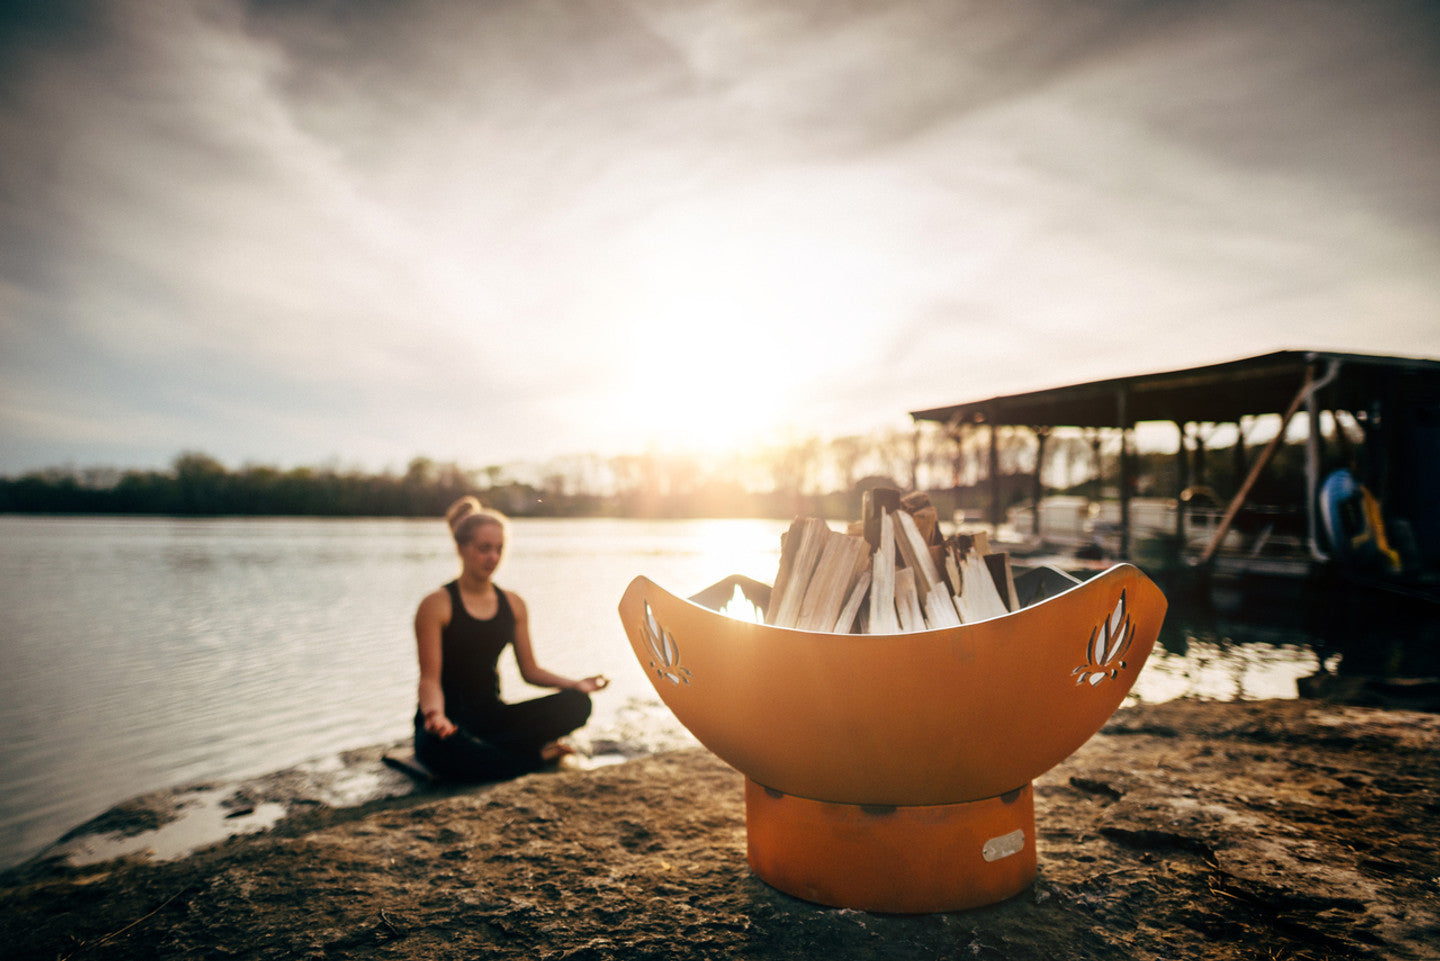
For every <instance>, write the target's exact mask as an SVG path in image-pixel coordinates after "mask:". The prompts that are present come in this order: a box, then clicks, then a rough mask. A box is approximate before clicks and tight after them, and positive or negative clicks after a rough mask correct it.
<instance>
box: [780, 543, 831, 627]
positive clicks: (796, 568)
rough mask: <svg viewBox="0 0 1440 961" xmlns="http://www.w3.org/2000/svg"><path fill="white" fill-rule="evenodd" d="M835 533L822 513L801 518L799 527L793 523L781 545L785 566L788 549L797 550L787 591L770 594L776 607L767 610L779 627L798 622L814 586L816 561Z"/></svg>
mask: <svg viewBox="0 0 1440 961" xmlns="http://www.w3.org/2000/svg"><path fill="white" fill-rule="evenodd" d="M831 533H833V531H831V530H830V527H829V525H827V524H826V523H825V522H824V521H823V520H821V519H820V518H818V517H807V518H805V519H804V520H803V521H801V522H799V530H798V531H797V530H796V528H795V525H793V524H792V525H791V527H790V531H789V533H788V534H787V535H786V537H785V541H784V544H783V546H782V548H781V560H780V565H781V568H782V570H783V569H785V567H786V564H785V557H784V553H785V552H787V551H790V552H793V559H792V560H791V562H790V564H789V570H788V576H786V578H785V584H784V589H783V592H781V593H780V594H779V596H773V595H772V597H771V598H770V607H771V608H773V610H769V611H766V615H767V620H768V623H770V624H774V625H775V626H777V627H794V626H796V622H797V621H798V620H799V618H800V605H801V603H802V602H803V601H804V599H805V590H806V588H808V587H809V586H810V578H811V576H812V575H813V574H814V571H815V565H816V564H817V563H818V562H819V560H820V553H821V551H822V550H823V548H824V546H825V542H826V540H827V539H828V535H829V534H831ZM777 580H778V578H777Z"/></svg>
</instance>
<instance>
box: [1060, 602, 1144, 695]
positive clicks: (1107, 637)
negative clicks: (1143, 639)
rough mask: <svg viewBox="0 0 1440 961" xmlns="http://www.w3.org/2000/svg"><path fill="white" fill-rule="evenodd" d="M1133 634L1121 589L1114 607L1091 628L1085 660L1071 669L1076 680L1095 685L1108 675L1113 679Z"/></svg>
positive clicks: (1118, 671) (1128, 648) (1119, 668)
mask: <svg viewBox="0 0 1440 961" xmlns="http://www.w3.org/2000/svg"><path fill="white" fill-rule="evenodd" d="M1134 637H1135V624H1134V622H1133V621H1131V620H1130V610H1129V608H1128V607H1127V605H1126V603H1125V592H1124V591H1121V592H1120V600H1118V601H1116V602H1115V610H1114V611H1113V612H1112V613H1111V614H1110V616H1109V617H1107V618H1106V619H1105V620H1104V622H1103V623H1101V624H1100V626H1099V627H1094V628H1091V630H1090V640H1089V642H1088V643H1086V645H1085V663H1084V664H1081V665H1080V666H1079V667H1077V668H1075V670H1073V671H1071V672H1070V673H1071V674H1073V675H1075V683H1076V684H1089V685H1091V686H1092V687H1093V686H1095V685H1096V684H1099V683H1100V682H1101V681H1103V680H1105V679H1106V678H1110V679H1111V680H1114V678H1115V676H1116V675H1117V674H1119V673H1120V671H1121V669H1123V668H1124V667H1125V661H1124V660H1122V658H1124V656H1125V653H1126V652H1127V651H1129V650H1130V641H1131V640H1132V639H1133V638H1134Z"/></svg>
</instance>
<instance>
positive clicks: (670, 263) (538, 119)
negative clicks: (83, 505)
mask: <svg viewBox="0 0 1440 961" xmlns="http://www.w3.org/2000/svg"><path fill="white" fill-rule="evenodd" d="M1436 16H1437V15H1436V14H1435V12H1434V8H1433V6H1427V5H1423V4H1410V3H1405V2H1401V0H1396V2H1393V3H1387V4H1381V5H1378V6H1374V7H1367V8H1365V9H1364V10H1357V9H1355V8H1353V7H1352V6H1351V5H1349V4H1344V3H1339V2H1336V3H1318V4H1309V5H1306V6H1305V7H1304V8H1303V9H1300V8H1298V7H1294V8H1292V7H1288V6H1287V7H1274V6H1271V5H1265V6H1256V5H1245V4H1233V5H1218V6H1216V5H1206V6H1204V7H1195V6H1194V5H1191V4H1183V3H1158V4H1156V3H1147V4H1135V3H1126V2H1120V0H1116V2H1113V3H1104V4H1088V5H1075V4H1068V3H1052V2H1049V0H1029V2H1026V3H1023V4H1007V5H1001V6H997V7H994V8H989V7H980V8H974V7H969V6H960V5H955V4H950V3H942V2H939V0H910V2H906V3H898V4H886V5H882V6H878V7H877V6H875V5H872V4H865V3H850V4H844V3H841V4H834V3H819V2H811V3H801V4H779V3H774V2H761V0H749V2H714V3H707V4H686V5H680V6H677V5H674V4H669V3H664V2H661V0H630V2H624V0H588V2H565V3H561V2H558V0H552V2H546V0H537V2H534V3H525V4H492V3H487V4H465V3H456V2H440V0H432V2H416V3H407V4H394V3H380V2H321V0H314V2H302V3H273V2H251V3H241V2H238V0H188V2H181V0H177V2H175V3H169V4H165V5H163V8H162V7H161V6H156V5H153V4H149V3H144V2H140V0H122V2H116V3H112V4H107V5H104V6H92V5H85V4H64V3H62V4H58V5H55V6H53V7H51V6H46V5H43V4H29V5H19V6H14V5H12V8H11V12H9V13H8V14H7V18H8V19H6V20H5V21H3V22H0V54H3V56H0V61H3V62H4V63H8V64H11V65H12V66H11V67H10V68H9V69H8V70H7V69H6V68H5V67H3V66H0V146H3V148H4V150H3V158H0V452H3V453H0V471H14V470H19V469H24V468H27V467H32V466H41V465H43V464H45V463H54V462H60V461H80V462H87V463H88V462H93V461H95V460H97V459H105V460H109V461H113V462H119V463H122V464H130V463H135V462H137V461H138V462H149V463H157V462H164V461H166V460H168V459H169V457H171V456H173V454H174V453H177V452H179V451H180V450H184V449H202V450H206V451H208V452H210V453H212V454H215V455H216V456H219V457H221V458H222V459H225V460H229V461H235V462H238V461H244V460H251V461H263V462H279V463H282V464H296V463H317V462H320V461H323V460H327V459H339V460H342V461H346V462H350V461H358V462H361V463H364V464H367V465H369V466H386V465H391V466H393V465H397V464H403V463H404V462H405V461H406V460H408V458H409V457H412V456H415V455H418V454H424V455H428V456H432V457H435V458H437V459H458V460H460V461H462V462H464V463H470V464H474V463H481V462H484V463H494V462H499V461H504V460H512V459H523V458H543V457H546V456H550V455H552V454H558V453H565V452H575V451H582V450H597V451H601V452H616V453H619V452H623V451H625V450H634V449H637V448H639V447H643V446H646V445H652V444H661V443H671V442H675V441H678V440H682V439H684V438H685V436H686V435H687V433H690V434H694V433H706V434H707V435H717V434H719V433H722V432H723V431H722V427H721V426H720V425H719V424H718V423H716V422H711V421H709V420H707V419H710V418H719V419H722V420H723V419H728V420H730V421H732V422H733V421H735V420H737V419H739V420H743V421H744V422H745V423H746V424H749V425H751V426H754V427H756V428H757V429H758V428H761V427H766V428H768V429H770V430H772V431H773V430H779V429H782V428H784V429H792V430H799V431H815V432H820V433H852V432H855V431H856V430H859V429H863V427H864V426H867V425H869V424H872V423H876V422H881V421H888V422H894V421H896V420H903V414H904V411H906V410H908V409H912V408H917V407H924V406H933V405H937V404H943V403H950V402H954V401H957V400H962V399H966V398H969V397H973V396H984V395H987V394H990V393H1006V392H1012V391H1017V390H1023V389H1027V388H1029V387H1038V386H1048V385H1053V384H1056V383H1063V382H1067V381H1070V380H1076V379H1086V378H1090V377H1100V376H1112V375H1116V374H1120V373H1126V372H1130V371H1134V370H1137V369H1150V368H1163V367H1172V366H1183V365H1185V364H1187V363H1192V362H1196V363H1198V362H1202V361H1205V360H1224V359H1231V358H1233V357H1236V356H1242V355H1245V354H1249V353H1258V352H1263V351H1266V350H1271V349H1275V348H1277V347H1288V346H1319V347H1336V348H1343V349H1353V350H1362V351H1374V352H1398V353H1428V354H1440V331H1437V330H1436V325H1435V324H1434V320H1433V318H1434V317H1435V308H1436V304H1437V302H1440V280H1437V279H1436V278H1435V276H1434V270H1433V265H1434V263H1436V262H1437V255H1440V209H1437V204H1440V172H1437V169H1436V166H1435V165H1434V163H1433V158H1434V156H1436V155H1437V149H1436V148H1437V147H1440V110H1437V109H1436V107H1437V95H1440V66H1437V64H1440V57H1437V56H1436V54H1437V53H1440V51H1437V49H1436V47H1437V44H1436V40H1437V37H1440V30H1437V29H1436ZM717 398H720V399H723V400H724V401H725V402H724V403H719V402H717ZM731 426H732V427H733V424H732V425H731ZM735 439H736V440H739V439H741V438H740V436H739V434H738V432H737V433H736V436H735Z"/></svg>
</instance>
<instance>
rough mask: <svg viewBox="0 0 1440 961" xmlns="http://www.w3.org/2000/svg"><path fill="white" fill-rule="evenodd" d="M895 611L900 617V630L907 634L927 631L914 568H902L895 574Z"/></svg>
mask: <svg viewBox="0 0 1440 961" xmlns="http://www.w3.org/2000/svg"><path fill="white" fill-rule="evenodd" d="M895 610H896V612H897V613H898V614H899V615H900V630H902V631H904V632H905V633H907V634H908V633H912V632H914V631H923V630H925V614H924V613H923V612H922V611H921V610H920V595H919V594H918V593H916V583H915V569H914V568H913V567H902V568H900V569H899V570H898V571H896V572H895Z"/></svg>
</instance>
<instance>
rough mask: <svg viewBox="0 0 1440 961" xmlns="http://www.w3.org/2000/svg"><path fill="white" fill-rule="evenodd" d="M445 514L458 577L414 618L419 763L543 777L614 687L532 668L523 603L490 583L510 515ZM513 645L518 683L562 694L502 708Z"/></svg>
mask: <svg viewBox="0 0 1440 961" xmlns="http://www.w3.org/2000/svg"><path fill="white" fill-rule="evenodd" d="M445 517H446V520H448V521H449V522H450V531H451V533H452V534H453V535H454V538H455V548H456V551H457V552H458V553H459V555H460V576H459V577H457V578H456V579H455V580H453V581H451V582H450V583H448V584H446V585H445V586H444V587H441V588H439V589H437V590H435V591H432V592H431V593H430V594H428V595H426V597H425V599H424V600H423V601H421V602H420V608H419V610H417V611H416V612H415V643H416V646H417V648H418V650H419V656H420V706H419V710H417V711H416V713H415V757H416V759H417V760H419V761H420V763H421V764H424V765H425V766H426V767H427V768H429V769H430V770H431V771H432V772H433V773H434V774H435V775H436V776H438V777H440V778H444V779H451V780H463V781H493V780H500V779H503V778H510V777H514V776H516V775H519V774H525V773H527V772H530V771H535V770H538V769H539V768H541V767H543V766H544V765H545V764H547V763H548V762H551V761H555V760H557V759H559V758H560V757H561V756H563V755H565V754H567V753H571V751H570V748H568V747H566V746H565V745H563V744H561V743H559V740H558V739H559V738H561V737H564V736H565V735H566V734H569V733H570V732H571V731H573V730H575V729H576V728H578V727H580V726H581V725H582V724H584V723H585V721H586V719H587V718H588V717H589V716H590V694H591V692H593V691H598V690H601V689H602V688H604V687H605V686H606V685H608V684H609V683H610V682H609V681H608V680H607V679H606V678H605V677H604V676H603V675H598V674H597V675H594V676H591V677H586V678H582V679H580V680H578V681H577V680H572V679H571V678H568V677H563V676H561V675H559V674H556V673H554V672H552V671H548V670H546V669H545V668H543V667H541V666H540V665H539V664H538V663H536V661H535V651H534V649H533V648H532V646H531V643H530V625H529V618H528V616H527V614H526V610H525V602H524V601H522V600H521V599H520V597H519V596H518V595H516V594H515V593H513V592H511V591H507V590H503V589H502V588H500V587H497V586H496V585H495V583H494V581H493V580H492V579H491V578H492V576H493V575H494V573H495V568H496V566H498V565H499V563H500V555H501V554H502V553H503V552H504V549H505V531H506V523H505V518H504V516H503V515H501V514H499V513H497V512H495V511H491V510H487V509H486V508H484V507H482V506H481V504H480V502H479V501H478V500H476V499H475V498H473V497H463V498H461V499H460V500H458V501H456V502H455V503H454V504H452V505H451V506H450V509H449V510H448V511H447V512H446V514H445ZM507 645H509V646H510V647H511V648H513V649H514V652H515V661H516V663H517V664H518V665H519V667H520V676H521V677H523V678H524V679H525V680H526V681H528V682H529V683H531V684H535V685H538V686H540V687H554V688H559V689H560V690H559V691H558V692H557V693H555V694H551V695H549V696H547V697H540V698H536V699H534V700H531V701H523V702H520V703H516V704H506V703H505V702H503V701H501V700H500V675H499V673H498V672H497V671H496V669H495V667H496V663H497V662H498V661H499V658H500V653H501V651H503V650H504V649H505V647H506V646H507Z"/></svg>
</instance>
